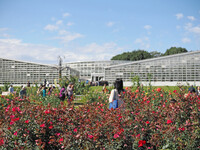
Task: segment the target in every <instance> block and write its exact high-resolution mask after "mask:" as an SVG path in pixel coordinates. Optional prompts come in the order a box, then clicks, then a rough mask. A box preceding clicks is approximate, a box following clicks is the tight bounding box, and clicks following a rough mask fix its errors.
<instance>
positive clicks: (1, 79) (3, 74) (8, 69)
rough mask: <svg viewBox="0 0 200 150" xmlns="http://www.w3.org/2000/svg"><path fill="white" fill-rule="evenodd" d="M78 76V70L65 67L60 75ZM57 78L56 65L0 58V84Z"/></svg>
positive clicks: (36, 81)
mask: <svg viewBox="0 0 200 150" xmlns="http://www.w3.org/2000/svg"><path fill="white" fill-rule="evenodd" d="M70 75H72V76H79V72H78V71H76V70H74V69H72V68H69V67H65V69H63V71H62V76H66V77H70ZM58 78H59V67H58V66H57V65H45V64H39V63H32V62H25V61H18V60H11V59H4V58H0V85H2V84H5V83H10V84H11V83H12V84H26V83H27V82H28V81H29V82H30V83H42V82H43V81H44V80H45V79H46V80H47V81H48V82H49V83H54V81H55V79H56V80H58Z"/></svg>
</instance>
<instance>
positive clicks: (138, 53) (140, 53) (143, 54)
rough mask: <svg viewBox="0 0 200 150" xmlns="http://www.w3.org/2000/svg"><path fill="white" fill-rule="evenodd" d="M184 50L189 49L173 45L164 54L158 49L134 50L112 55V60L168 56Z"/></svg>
mask: <svg viewBox="0 0 200 150" xmlns="http://www.w3.org/2000/svg"><path fill="white" fill-rule="evenodd" d="M184 52H188V51H187V50H186V49H185V48H182V47H171V48H170V49H167V50H166V52H165V53H164V54H163V53H161V52H158V51H152V52H147V51H145V50H134V51H132V52H124V53H122V54H118V55H116V56H114V57H112V58H111V60H130V61H137V60H143V59H148V58H156V57H160V56H167V55H173V54H178V53H184Z"/></svg>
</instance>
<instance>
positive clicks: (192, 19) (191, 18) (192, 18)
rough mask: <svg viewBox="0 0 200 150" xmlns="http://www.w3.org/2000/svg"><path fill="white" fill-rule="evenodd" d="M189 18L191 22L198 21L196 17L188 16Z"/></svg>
mask: <svg viewBox="0 0 200 150" xmlns="http://www.w3.org/2000/svg"><path fill="white" fill-rule="evenodd" d="M187 18H188V19H189V20H191V21H194V20H196V18H195V17H194V16H187Z"/></svg>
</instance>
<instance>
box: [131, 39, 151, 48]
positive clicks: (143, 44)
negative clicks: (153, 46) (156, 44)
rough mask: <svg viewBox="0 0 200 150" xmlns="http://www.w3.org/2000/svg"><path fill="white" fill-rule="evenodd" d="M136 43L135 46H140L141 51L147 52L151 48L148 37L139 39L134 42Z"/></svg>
mask: <svg viewBox="0 0 200 150" xmlns="http://www.w3.org/2000/svg"><path fill="white" fill-rule="evenodd" d="M134 43H135V44H138V45H139V48H140V49H144V50H147V49H149V48H150V44H149V38H148V37H143V38H137V39H136V40H135V41H134Z"/></svg>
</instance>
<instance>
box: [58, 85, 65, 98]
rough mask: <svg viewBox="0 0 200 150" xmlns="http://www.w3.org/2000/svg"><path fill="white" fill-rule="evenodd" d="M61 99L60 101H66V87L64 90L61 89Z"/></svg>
mask: <svg viewBox="0 0 200 150" xmlns="http://www.w3.org/2000/svg"><path fill="white" fill-rule="evenodd" d="M59 99H60V100H61V101H64V100H65V87H64V86H62V88H61V89H60V93H59Z"/></svg>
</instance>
